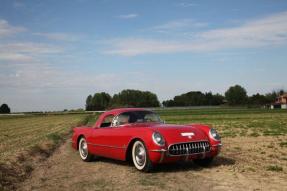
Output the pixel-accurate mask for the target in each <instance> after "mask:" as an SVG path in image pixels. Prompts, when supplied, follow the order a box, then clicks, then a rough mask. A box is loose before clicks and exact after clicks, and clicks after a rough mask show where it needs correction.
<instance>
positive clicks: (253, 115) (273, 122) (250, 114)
mask: <svg viewBox="0 0 287 191" xmlns="http://www.w3.org/2000/svg"><path fill="white" fill-rule="evenodd" d="M157 113H159V114H160V116H161V118H162V119H163V120H165V121H166V122H167V123H175V124H189V123H202V124H207V125H210V126H213V127H215V128H216V129H217V130H218V131H219V132H220V134H221V136H222V137H236V136H253V137H256V136H270V135H274V136H276V135H286V134H287V111H286V110H268V109H232V108H226V109H224V108H221V109H220V108H219V109H184V110H183V109H181V110H180V109H175V110H158V111H157Z"/></svg>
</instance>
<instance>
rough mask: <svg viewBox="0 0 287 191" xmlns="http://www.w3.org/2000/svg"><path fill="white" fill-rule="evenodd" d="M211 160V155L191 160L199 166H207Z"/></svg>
mask: <svg viewBox="0 0 287 191" xmlns="http://www.w3.org/2000/svg"><path fill="white" fill-rule="evenodd" d="M212 161H213V157H210V158H204V159H196V160H194V161H193V162H194V163H195V164H197V165H199V166H203V167H207V166H209V165H210V164H211V163H212Z"/></svg>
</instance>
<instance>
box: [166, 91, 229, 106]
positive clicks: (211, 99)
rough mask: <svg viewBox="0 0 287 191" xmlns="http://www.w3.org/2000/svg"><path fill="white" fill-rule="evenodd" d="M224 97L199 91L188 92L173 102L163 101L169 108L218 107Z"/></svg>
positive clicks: (175, 98) (176, 97)
mask: <svg viewBox="0 0 287 191" xmlns="http://www.w3.org/2000/svg"><path fill="white" fill-rule="evenodd" d="M223 99H224V97H223V96H222V95H220V94H215V95H213V94H212V92H207V93H205V94H204V93H202V92H200V91H190V92H187V93H184V94H181V95H178V96H175V97H174V98H173V100H166V101H163V102H162V104H163V105H164V106H165V107H171V106H203V105H206V106H207V105H220V104H222V103H223Z"/></svg>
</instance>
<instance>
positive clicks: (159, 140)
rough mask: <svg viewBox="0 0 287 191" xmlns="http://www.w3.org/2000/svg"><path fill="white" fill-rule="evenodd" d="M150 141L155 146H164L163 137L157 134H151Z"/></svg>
mask: <svg viewBox="0 0 287 191" xmlns="http://www.w3.org/2000/svg"><path fill="white" fill-rule="evenodd" d="M152 140H153V142H154V143H155V144H157V145H159V146H164V144H165V141H164V138H163V136H162V135H161V134H160V133H158V132H154V133H153V134H152Z"/></svg>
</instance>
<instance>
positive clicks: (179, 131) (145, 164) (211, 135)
mask: <svg viewBox="0 0 287 191" xmlns="http://www.w3.org/2000/svg"><path fill="white" fill-rule="evenodd" d="M72 146H73V148H75V149H77V150H79V154H80V157H81V158H82V160H83V161H91V160H92V159H93V156H103V157H108V158H112V159H117V160H132V161H133V164H134V166H135V167H136V168H137V169H138V170H141V171H150V170H151V169H152V168H153V166H155V165H156V164H158V163H170V162H176V161H179V160H186V161H189V160H193V161H194V162H196V163H198V164H201V165H207V164H209V163H210V162H211V161H212V159H213V158H214V157H215V156H217V155H218V153H219V152H220V148H221V140H220V136H219V135H218V133H217V132H216V130H215V129H213V128H210V127H208V126H206V125H199V124H191V125H171V124H164V123H163V122H162V121H161V119H160V118H159V116H158V115H157V114H156V113H154V112H153V111H150V110H146V109H139V108H122V109H114V110H111V111H107V112H104V113H103V114H101V115H100V116H99V119H98V120H97V122H96V123H95V125H94V127H77V128H74V134H73V137H72Z"/></svg>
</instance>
